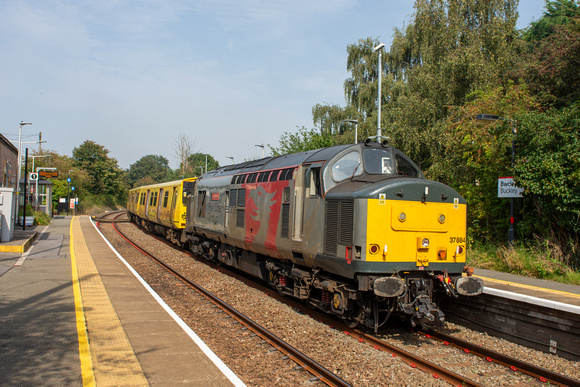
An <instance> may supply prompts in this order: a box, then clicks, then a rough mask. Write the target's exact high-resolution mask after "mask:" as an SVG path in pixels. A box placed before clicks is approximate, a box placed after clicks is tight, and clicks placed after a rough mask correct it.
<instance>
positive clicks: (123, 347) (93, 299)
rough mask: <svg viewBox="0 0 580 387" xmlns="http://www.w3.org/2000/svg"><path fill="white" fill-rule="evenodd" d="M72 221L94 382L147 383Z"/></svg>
mask: <svg viewBox="0 0 580 387" xmlns="http://www.w3.org/2000/svg"><path fill="white" fill-rule="evenodd" d="M72 222H73V223H72V230H71V231H72V232H71V242H72V240H73V238H74V244H72V243H71V244H72V245H73V253H74V258H75V259H76V262H77V268H78V276H79V282H80V288H81V295H82V304H83V308H84V313H85V318H86V325H87V332H88V337H89V347H90V351H91V357H92V362H93V369H94V374H95V379H96V384H97V385H103V386H136V385H139V386H142V385H148V384H149V383H148V382H147V378H146V377H145V375H144V373H143V370H142V369H141V366H140V364H139V361H138V360H137V357H136V356H135V352H134V351H133V348H132V346H131V343H130V342H129V340H128V338H127V335H126V334H125V330H124V329H123V326H122V324H121V322H120V320H119V317H118V316H117V313H116V312H115V309H114V308H113V305H112V304H111V300H110V299H109V295H108V293H107V291H106V289H105V286H104V285H103V282H102V280H101V277H100V276H99V272H98V271H97V268H96V266H95V263H94V261H93V258H92V256H91V253H90V252H89V249H88V247H87V244H86V242H85V239H84V236H83V233H82V230H81V225H80V218H79V217H74V218H73V220H72Z"/></svg>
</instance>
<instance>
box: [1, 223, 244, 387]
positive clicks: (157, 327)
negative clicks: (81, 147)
mask: <svg viewBox="0 0 580 387" xmlns="http://www.w3.org/2000/svg"><path fill="white" fill-rule="evenodd" d="M30 231H34V233H35V235H36V236H37V237H36V239H35V241H34V242H33V244H32V247H31V248H30V249H29V250H27V251H26V252H25V253H24V254H18V253H14V252H6V251H3V252H0V385H55V386H61V385H67V386H69V385H70V386H76V385H153V386H170V385H171V386H173V385H192V386H231V385H238V386H241V385H243V383H242V382H241V381H240V380H239V379H238V378H237V377H236V376H235V375H234V374H233V373H232V372H231V371H230V370H229V369H228V368H227V367H226V366H225V365H224V364H223V363H222V362H221V360H219V359H218V358H217V357H216V356H215V354H213V352H211V350H209V348H207V347H206V346H205V344H204V343H203V342H201V340H199V338H198V337H197V336H196V335H195V333H193V332H192V331H191V330H190V329H189V328H188V327H187V326H186V325H185V324H184V323H183V322H182V321H181V320H179V318H178V317H177V316H176V315H175V314H174V313H173V312H172V311H171V310H169V308H168V307H167V306H166V305H164V303H163V301H162V300H160V299H159V298H158V296H157V295H156V294H155V293H154V292H153V291H152V290H151V289H150V288H149V287H148V286H147V285H146V284H144V283H143V282H141V281H142V280H140V278H139V277H138V275H137V276H136V273H134V272H133V271H132V269H131V268H130V267H128V266H127V265H126V264H125V262H124V260H123V259H122V257H120V256H118V253H116V252H115V251H114V250H113V249H112V248H111V247H110V246H109V245H108V243H107V242H106V241H105V240H104V238H102V236H101V235H100V233H99V232H98V230H97V229H96V228H95V227H94V225H93V224H92V222H91V220H90V218H89V217H57V218H55V219H54V220H53V222H52V224H51V225H50V226H48V227H45V228H42V229H40V230H39V229H38V228H37V229H35V230H30ZM23 239H26V238H21V239H20V240H23ZM26 240H28V239H26Z"/></svg>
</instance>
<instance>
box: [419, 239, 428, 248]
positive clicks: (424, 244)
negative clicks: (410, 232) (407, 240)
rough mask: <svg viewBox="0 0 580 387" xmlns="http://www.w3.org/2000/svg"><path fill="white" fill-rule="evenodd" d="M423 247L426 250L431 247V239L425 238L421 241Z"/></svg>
mask: <svg viewBox="0 0 580 387" xmlns="http://www.w3.org/2000/svg"><path fill="white" fill-rule="evenodd" d="M421 247H423V248H424V249H426V248H427V247H429V238H423V239H422V240H421Z"/></svg>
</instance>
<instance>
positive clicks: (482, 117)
mask: <svg viewBox="0 0 580 387" xmlns="http://www.w3.org/2000/svg"><path fill="white" fill-rule="evenodd" d="M475 119H476V120H482V121H498V120H502V121H504V120H505V121H510V122H511V123H512V124H513V126H512V162H511V167H512V168H513V167H514V159H515V156H516V134H517V128H516V126H517V121H516V120H510V119H506V118H503V117H500V116H496V115H493V114H478V115H477V116H476V117H475ZM514 199H515V198H514V197H513V196H512V197H511V198H510V228H509V229H508V243H509V244H510V246H513V245H514V239H515V219H514Z"/></svg>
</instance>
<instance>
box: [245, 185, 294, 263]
mask: <svg viewBox="0 0 580 387" xmlns="http://www.w3.org/2000/svg"><path fill="white" fill-rule="evenodd" d="M287 186H288V181H276V182H264V183H259V184H256V183H251V184H246V185H245V188H246V214H245V224H246V239H245V243H246V248H247V249H249V250H252V248H251V247H252V246H253V247H254V248H256V247H261V245H260V246H257V245H256V244H254V240H255V238H256V236H257V235H258V234H260V235H261V236H262V237H265V241H264V245H263V247H264V248H265V249H266V250H267V251H268V254H269V255H271V256H273V257H281V256H280V254H279V252H278V248H277V247H276V234H277V232H278V222H279V220H280V212H281V207H282V194H283V192H284V188H285V187H287ZM256 201H257V203H256ZM260 204H262V206H261V208H260ZM262 227H266V229H265V231H264V230H261V228H262ZM264 233H265V235H264ZM260 243H261V242H260Z"/></svg>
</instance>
